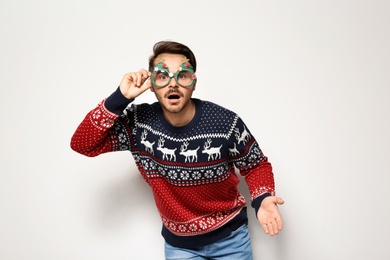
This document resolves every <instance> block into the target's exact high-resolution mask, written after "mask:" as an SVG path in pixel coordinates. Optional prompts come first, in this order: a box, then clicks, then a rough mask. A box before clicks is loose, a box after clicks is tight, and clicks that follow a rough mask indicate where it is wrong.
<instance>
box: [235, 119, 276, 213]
mask: <svg viewBox="0 0 390 260" xmlns="http://www.w3.org/2000/svg"><path fill="white" fill-rule="evenodd" d="M231 140H232V142H233V143H234V146H235V147H236V150H237V154H236V155H235V156H234V157H233V158H232V160H233V162H234V164H235V166H236V167H237V169H238V170H239V172H240V174H241V175H242V176H244V178H245V181H246V183H247V185H248V189H249V193H250V195H251V201H252V203H251V205H252V207H253V208H254V209H255V211H256V215H257V211H258V210H259V208H260V205H261V202H262V201H263V199H264V198H266V197H268V196H271V195H275V182H274V175H273V172H272V165H271V163H270V162H268V158H267V157H266V156H265V155H264V154H263V152H262V150H261V149H260V147H259V145H258V143H257V141H256V139H255V138H254V137H253V135H252V134H251V132H250V131H249V129H248V128H247V127H246V125H245V124H244V122H243V121H242V120H241V119H240V118H239V119H238V120H237V124H236V126H235V135H234V136H232V138H231Z"/></svg>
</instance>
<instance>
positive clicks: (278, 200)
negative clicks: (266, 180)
mask: <svg viewBox="0 0 390 260" xmlns="http://www.w3.org/2000/svg"><path fill="white" fill-rule="evenodd" d="M275 203H276V204H279V205H283V204H284V200H283V199H282V198H280V197H275Z"/></svg>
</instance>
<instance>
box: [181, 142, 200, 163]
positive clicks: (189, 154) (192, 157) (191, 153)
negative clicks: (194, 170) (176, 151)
mask: <svg viewBox="0 0 390 260" xmlns="http://www.w3.org/2000/svg"><path fill="white" fill-rule="evenodd" d="M188 145H189V143H188V142H184V143H183V144H182V146H181V147H180V154H181V155H184V156H185V157H186V158H185V159H184V162H187V160H188V162H197V161H198V150H199V146H198V148H196V149H195V150H187V149H188Z"/></svg>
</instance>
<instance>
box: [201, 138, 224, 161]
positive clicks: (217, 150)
mask: <svg viewBox="0 0 390 260" xmlns="http://www.w3.org/2000/svg"><path fill="white" fill-rule="evenodd" d="M211 142H212V140H211V139H207V142H205V143H204V146H203V150H202V153H207V154H208V155H209V156H208V158H207V160H209V161H210V159H211V160H215V159H218V157H219V159H221V147H222V144H221V145H220V146H219V147H210V146H211ZM214 156H215V157H214Z"/></svg>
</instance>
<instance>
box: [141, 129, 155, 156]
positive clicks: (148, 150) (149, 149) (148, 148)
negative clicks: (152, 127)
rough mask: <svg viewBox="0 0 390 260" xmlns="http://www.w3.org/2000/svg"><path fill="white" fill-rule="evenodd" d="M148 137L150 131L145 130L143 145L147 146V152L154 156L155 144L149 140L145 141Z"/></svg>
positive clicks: (142, 135)
mask: <svg viewBox="0 0 390 260" xmlns="http://www.w3.org/2000/svg"><path fill="white" fill-rule="evenodd" d="M147 135H148V131H146V129H145V130H144V131H143V133H142V134H141V144H143V145H144V146H145V151H146V152H150V153H151V154H153V155H154V150H153V145H154V143H155V142H153V143H151V142H149V141H148V140H145V139H146V136H147Z"/></svg>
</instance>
